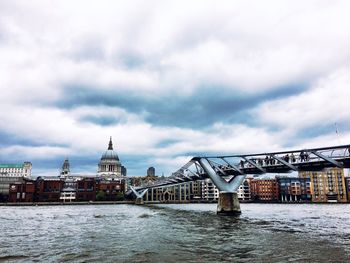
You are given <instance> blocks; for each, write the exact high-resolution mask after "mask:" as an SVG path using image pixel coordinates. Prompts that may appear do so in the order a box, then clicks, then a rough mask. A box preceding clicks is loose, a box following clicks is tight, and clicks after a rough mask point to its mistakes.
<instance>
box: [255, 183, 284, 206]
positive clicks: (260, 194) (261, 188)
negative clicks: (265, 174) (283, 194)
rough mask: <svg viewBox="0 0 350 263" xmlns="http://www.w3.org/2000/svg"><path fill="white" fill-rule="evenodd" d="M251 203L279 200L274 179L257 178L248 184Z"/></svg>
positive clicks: (277, 188)
mask: <svg viewBox="0 0 350 263" xmlns="http://www.w3.org/2000/svg"><path fill="white" fill-rule="evenodd" d="M250 191H251V198H252V200H253V201H262V202H276V201H278V199H279V187H278V183H277V180H276V179H265V178H257V179H253V180H251V182H250Z"/></svg>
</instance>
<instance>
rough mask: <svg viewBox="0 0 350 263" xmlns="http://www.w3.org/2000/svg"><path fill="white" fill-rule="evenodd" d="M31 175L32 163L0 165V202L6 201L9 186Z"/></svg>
mask: <svg viewBox="0 0 350 263" xmlns="http://www.w3.org/2000/svg"><path fill="white" fill-rule="evenodd" d="M31 175H32V163H30V162H24V163H23V164H0V202H3V201H7V198H8V195H9V187H10V184H12V183H16V182H20V181H22V180H23V178H29V177H31Z"/></svg>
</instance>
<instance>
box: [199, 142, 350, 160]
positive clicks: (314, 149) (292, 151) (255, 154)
mask: <svg viewBox="0 0 350 263" xmlns="http://www.w3.org/2000/svg"><path fill="white" fill-rule="evenodd" d="M344 148H345V152H346V149H349V148H350V144H346V145H339V146H333V147H322V148H310V149H308V148H305V149H300V150H291V151H280V152H270V153H266V152H265V153H253V154H234V155H218V156H197V157H194V158H193V159H198V158H209V159H210V158H233V157H238V158H239V157H253V156H262V155H279V154H287V153H300V152H301V151H304V152H311V151H324V150H335V149H344Z"/></svg>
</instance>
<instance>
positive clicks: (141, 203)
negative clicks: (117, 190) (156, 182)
mask: <svg viewBox="0 0 350 263" xmlns="http://www.w3.org/2000/svg"><path fill="white" fill-rule="evenodd" d="M144 203H145V202H144V201H143V197H137V198H136V199H135V205H143V204H144Z"/></svg>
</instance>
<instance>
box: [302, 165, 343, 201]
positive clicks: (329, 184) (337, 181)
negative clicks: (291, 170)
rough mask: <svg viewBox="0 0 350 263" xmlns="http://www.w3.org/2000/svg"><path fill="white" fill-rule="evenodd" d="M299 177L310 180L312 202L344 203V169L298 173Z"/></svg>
mask: <svg viewBox="0 0 350 263" xmlns="http://www.w3.org/2000/svg"><path fill="white" fill-rule="evenodd" d="M299 177H301V178H310V183H311V184H310V186H311V187H310V191H311V196H312V202H316V203H325V202H346V201H347V196H346V185H345V177H344V169H340V168H326V169H325V170H324V171H321V172H299Z"/></svg>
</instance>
